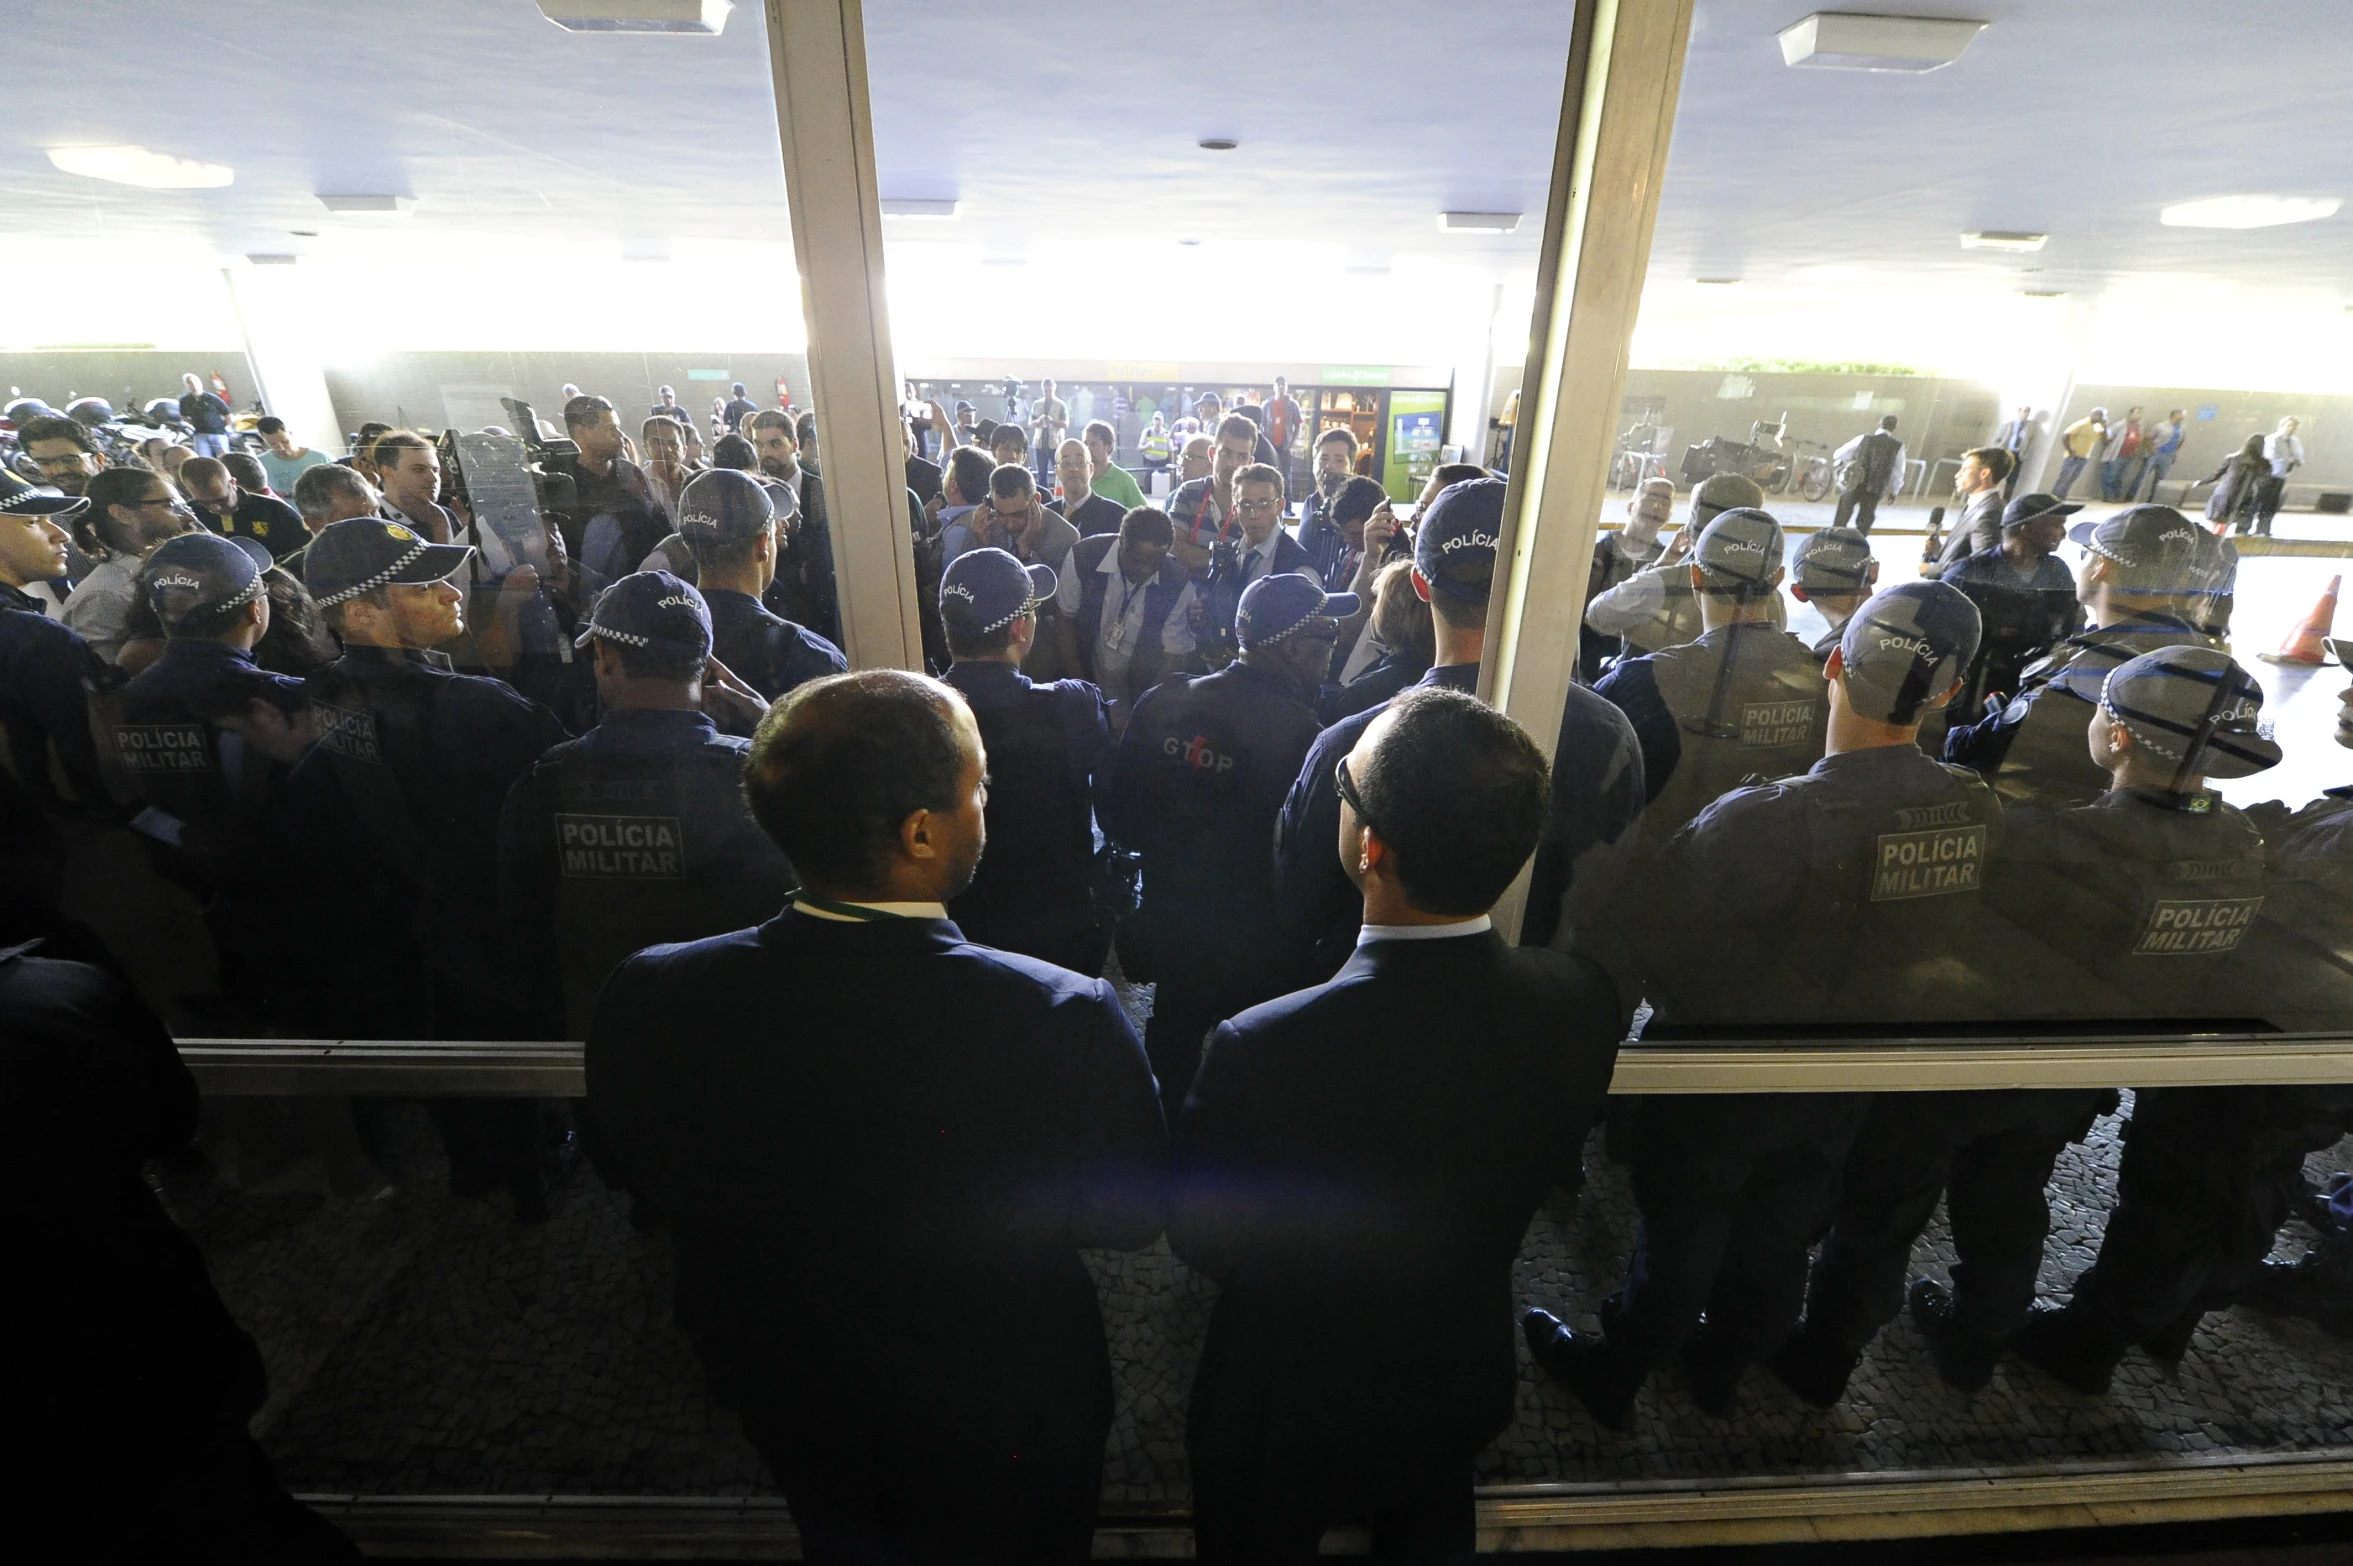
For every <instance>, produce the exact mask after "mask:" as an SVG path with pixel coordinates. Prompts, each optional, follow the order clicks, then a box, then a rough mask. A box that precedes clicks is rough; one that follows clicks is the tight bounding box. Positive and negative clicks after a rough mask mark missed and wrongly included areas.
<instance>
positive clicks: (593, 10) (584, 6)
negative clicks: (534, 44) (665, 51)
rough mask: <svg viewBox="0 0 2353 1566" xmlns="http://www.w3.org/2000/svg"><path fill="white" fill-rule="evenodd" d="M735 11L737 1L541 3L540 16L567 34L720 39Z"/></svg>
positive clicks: (543, 0) (570, 0)
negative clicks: (720, 32)
mask: <svg viewBox="0 0 2353 1566" xmlns="http://www.w3.org/2000/svg"><path fill="white" fill-rule="evenodd" d="M734 9H735V5H734V0H539V14H540V15H541V16H544V17H546V18H547V19H548V20H549V21H551V22H553V23H555V24H556V25H557V26H558V27H560V28H562V29H563V30H564V31H565V32H567V33H671V34H675V35H677V36H680V37H689V38H691V37H698V36H699V37H704V38H716V37H718V36H719V30H720V29H721V28H723V27H725V26H726V25H727V13H728V12H730V11H732V10H734Z"/></svg>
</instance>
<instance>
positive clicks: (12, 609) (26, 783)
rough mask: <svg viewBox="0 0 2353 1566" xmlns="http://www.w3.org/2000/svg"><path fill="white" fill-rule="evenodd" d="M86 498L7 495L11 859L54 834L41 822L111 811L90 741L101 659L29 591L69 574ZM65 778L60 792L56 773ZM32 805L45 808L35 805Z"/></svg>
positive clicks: (1, 617)
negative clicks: (90, 702)
mask: <svg viewBox="0 0 2353 1566" xmlns="http://www.w3.org/2000/svg"><path fill="white" fill-rule="evenodd" d="M89 506H90V502H89V501H88V500H87V499H85V498H83V497H81V496H68V495H60V494H57V493H56V492H54V491H50V490H39V489H22V490H18V491H17V492H16V493H14V494H12V495H9V496H7V497H5V498H4V499H0V742H4V743H0V750H4V752H5V754H4V755H0V761H4V762H5V772H6V775H5V776H0V791H4V792H5V793H6V794H7V795H9V796H12V798H11V800H10V803H11V806H12V808H10V809H8V810H6V811H4V812H0V815H4V816H5V817H7V818H8V819H9V820H10V821H11V822H12V823H13V825H12V826H10V827H9V828H8V829H7V832H8V837H7V838H6V840H5V841H6V842H7V844H8V846H9V848H10V850H11V855H10V858H11V862H12V863H16V864H19V865H22V864H26V863H28V862H29V861H28V860H27V859H26V858H24V857H22V855H23V854H25V853H27V852H29V851H30V849H31V842H32V839H33V838H35V837H37V836H42V835H45V833H44V832H43V830H42V829H41V828H40V827H38V826H37V825H36V822H37V821H38V820H40V819H41V818H43V817H50V816H55V815H57V814H60V813H62V812H67V811H71V810H74V809H88V808H94V807H98V806H102V805H103V804H104V803H105V800H106V786H105V782H104V780H103V778H102V777H101V775H100V773H99V769H98V752H97V748H96V746H95V745H93V744H92V742H91V738H90V720H89V710H88V706H87V699H86V697H85V695H84V691H83V683H84V681H85V680H92V679H99V678H101V677H102V672H103V666H102V665H101V664H100V663H99V660H98V655H97V654H96V653H95V652H93V651H92V650H91V649H90V645H89V644H88V643H87V642H85V641H83V640H82V638H81V637H80V636H79V635H77V634H76V633H75V632H74V631H73V630H72V629H71V628H70V627H68V626H66V625H64V624H63V623H61V622H60V621H57V620H53V619H51V618H49V616H48V615H47V614H46V613H44V605H43V603H42V601H41V600H40V599H39V598H36V597H35V596H34V595H33V594H31V593H29V592H27V591H26V589H27V588H28V587H31V586H32V585H33V584H35V583H37V582H47V581H52V580H55V579H56V578H58V577H61V576H63V575H65V572H66V567H67V561H68V551H69V541H68V539H67V536H66V532H65V527H64V526H63V524H65V523H67V522H70V521H71V520H72V519H73V518H74V517H76V516H78V515H80V514H81V513H82V512H84V511H86V510H88V509H89ZM52 758H54V761H55V763H56V771H57V772H61V773H62V774H63V775H64V778H65V780H66V787H65V790H64V791H63V792H62V793H61V792H60V791H59V789H58V787H57V784H56V779H55V777H54V775H53V773H52ZM29 807H38V809H37V810H36V809H33V808H29Z"/></svg>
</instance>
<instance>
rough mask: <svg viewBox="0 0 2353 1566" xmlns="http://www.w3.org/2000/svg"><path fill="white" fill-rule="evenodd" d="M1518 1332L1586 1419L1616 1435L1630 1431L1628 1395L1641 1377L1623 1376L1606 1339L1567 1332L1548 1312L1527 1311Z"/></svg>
mask: <svg viewBox="0 0 2353 1566" xmlns="http://www.w3.org/2000/svg"><path fill="white" fill-rule="evenodd" d="M1520 1330H1521V1332H1522V1333H1524V1334H1525V1335H1526V1337H1527V1339H1528V1353H1529V1355H1530V1357H1532V1358H1533V1359H1534V1360H1535V1361H1536V1363H1537V1364H1539V1365H1541V1366H1543V1367H1544V1373H1545V1374H1546V1375H1548V1376H1550V1377H1552V1378H1553V1379H1554V1380H1555V1381H1558V1382H1559V1383H1560V1384H1561V1385H1562V1386H1565V1387H1567V1388H1568V1389H1569V1390H1570V1391H1571V1392H1572V1393H1574V1394H1576V1398H1577V1401H1578V1402H1580V1403H1582V1404H1584V1405H1585V1411H1586V1412H1587V1413H1589V1414H1591V1415H1592V1416H1593V1417H1594V1418H1595V1419H1596V1420H1598V1421H1599V1422H1600V1423H1601V1424H1602V1425H1604V1426H1605V1427H1607V1428H1609V1429H1611V1430H1615V1431H1618V1432H1620V1433H1623V1432H1625V1431H1628V1430H1631V1429H1633V1428H1634V1394H1635V1393H1636V1392H1638V1391H1640V1390H1641V1388H1642V1377H1641V1376H1640V1375H1639V1374H1634V1373H1631V1372H1629V1371H1628V1369H1627V1367H1626V1365H1625V1363H1624V1361H1622V1360H1621V1359H1619V1357H1618V1356H1617V1354H1616V1353H1615V1352H1613V1351H1612V1350H1611V1348H1610V1346H1609V1340H1608V1339H1607V1338H1597V1337H1593V1336H1591V1335H1589V1334H1586V1333H1580V1332H1573V1331H1571V1330H1570V1329H1569V1325H1568V1323H1567V1322H1564V1321H1562V1320H1561V1319H1560V1318H1559V1317H1558V1316H1555V1315H1554V1314H1553V1313H1552V1312H1550V1311H1548V1310H1530V1311H1529V1312H1528V1313H1527V1314H1525V1315H1523V1316H1522V1317H1521V1318H1520Z"/></svg>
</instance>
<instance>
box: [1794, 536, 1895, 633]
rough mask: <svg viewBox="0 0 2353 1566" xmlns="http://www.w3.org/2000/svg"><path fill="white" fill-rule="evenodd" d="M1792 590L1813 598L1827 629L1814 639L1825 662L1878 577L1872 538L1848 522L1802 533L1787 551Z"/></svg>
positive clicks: (1809, 600)
mask: <svg viewBox="0 0 2353 1566" xmlns="http://www.w3.org/2000/svg"><path fill="white" fill-rule="evenodd" d="M1789 572H1790V576H1791V578H1792V580H1791V582H1790V587H1789V591H1790V596H1792V597H1793V598H1795V599H1796V600H1797V601H1798V602H1799V603H1801V604H1812V605H1813V606H1814V608H1815V610H1816V612H1818V613H1819V614H1820V615H1821V616H1822V618H1823V619H1824V620H1825V621H1826V622H1828V624H1829V626H1830V629H1828V630H1827V631H1825V632H1823V633H1822V636H1821V639H1820V640H1818V641H1816V642H1815V643H1814V656H1815V657H1816V658H1819V659H1821V660H1822V661H1823V662H1824V663H1828V662H1829V661H1830V655H1831V654H1832V653H1833V652H1836V651H1837V650H1838V644H1839V639H1840V638H1841V637H1842V636H1843V635H1844V634H1845V632H1846V623H1847V621H1848V620H1849V619H1851V618H1853V616H1854V612H1855V611H1856V610H1857V609H1859V608H1861V607H1862V604H1863V600H1864V599H1866V598H1868V597H1870V596H1871V589H1872V588H1873V587H1874V586H1875V585H1877V583H1878V581H1879V561H1878V560H1877V558H1876V557H1874V556H1873V555H1872V553H1871V540H1870V539H1868V538H1866V537H1864V536H1863V535H1862V534H1860V533H1858V532H1856V531H1855V530H1854V529H1853V528H1851V527H1826V528H1824V529H1822V531H1821V532H1819V533H1809V534H1807V535H1806V540H1805V542H1804V543H1802V544H1800V545H1798V546H1797V553H1796V554H1794V555H1792V556H1791V557H1790V561H1789Z"/></svg>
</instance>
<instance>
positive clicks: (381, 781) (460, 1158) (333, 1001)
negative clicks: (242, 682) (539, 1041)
mask: <svg viewBox="0 0 2353 1566" xmlns="http://www.w3.org/2000/svg"><path fill="white" fill-rule="evenodd" d="M471 553H472V551H471V550H470V549H469V548H467V547H466V546H464V545H459V544H435V543H432V542H431V541H429V540H427V539H425V538H424V537H422V536H420V535H419V534H417V533H416V532H414V531H412V530H411V529H410V528H408V527H407V526H406V525H404V524H402V523H399V522H390V521H385V520H383V519H380V518H369V519H366V520H355V521H350V522H337V523H334V524H333V525H331V526H329V527H327V528H326V529H325V530H323V531H322V532H321V533H320V534H319V535H318V537H317V538H316V539H314V540H313V541H312V543H311V546H310V553H309V556H308V558H307V559H306V561H305V563H304V565H305V571H306V573H307V577H308V581H309V586H310V590H311V594H312V596H313V597H314V598H315V599H316V600H317V601H318V604H319V607H320V608H321V610H322V611H324V612H325V614H326V616H327V620H328V624H329V626H330V627H331V628H332V629H333V630H334V632H335V633H336V635H337V636H339V637H341V638H342V641H343V656H342V657H341V658H339V659H337V660H336V661H335V662H334V663H332V664H330V665H328V666H327V668H326V669H325V670H323V671H322V672H321V673H319V674H317V675H315V676H313V677H312V678H311V680H310V681H309V695H310V700H311V706H312V709H313V711H314V712H315V714H316V717H317V721H318V724H319V738H318V742H317V743H316V744H315V745H313V746H312V747H311V749H310V751H309V753H308V754H307V755H305V756H304V757H303V759H302V761H301V762H300V763H299V764H298V765H297V766H296V767H295V769H294V773H293V776H292V777H291V778H289V779H288V780H287V801H288V805H289V808H290V810H291V811H293V812H294V814H295V816H296V820H297V829H298V830H299V832H300V833H301V834H302V837H303V840H304V841H305V842H306V844H307V845H308V849H309V856H310V859H311V862H312V864H313V865H314V866H315V868H316V879H317V881H318V883H319V884H320V885H321V886H322V887H323V888H325V889H326V891H327V893H328V895H330V896H332V897H333V898H334V899H335V900H336V903H337V906H338V909H339V911H340V919H339V922H340V923H341V924H343V925H344V927H345V930H344V933H345V936H346V938H345V939H342V940H338V941H337V942H335V943H334V945H333V946H332V948H331V949H330V952H329V963H330V969H329V972H328V973H327V975H326V977H327V980H328V982H327V984H326V985H325V986H324V987H323V988H322V991H321V994H320V996H319V997H318V999H319V1002H320V1009H321V1013H322V1015H321V1018H320V1020H321V1022H322V1023H323V1024H327V1025H331V1026H332V1027H333V1028H334V1029H335V1032H336V1034H337V1035H339V1036H345V1037H357V1038H370V1037H374V1038H386V1037H390V1038H444V1039H498V1038H521V1037H528V1036H530V1034H531V1033H532V1032H533V1031H535V1027H536V1024H537V1022H538V1020H539V1019H538V1017H537V1016H536V1015H535V1013H534V1008H533V1007H532V1005H531V1003H530V1000H529V998H528V996H527V995H526V994H523V993H519V988H518V986H517V985H516V984H515V982H514V979H515V974H516V962H515V955H514V953H513V952H512V951H511V950H510V949H509V947H508V945H507V942H506V941H505V939H504V932H503V931H502V929H501V927H500V925H499V921H498V912H497V910H498V823H499V812H500V811H501V809H502V808H503V807H504V806H505V803H506V797H507V791H508V790H509V789H510V788H512V787H513V786H514V784H515V780H516V779H517V778H519V777H521V776H522V775H523V773H524V771H525V770H526V769H527V768H529V767H530V765H531V763H532V762H534V761H536V760H538V759H539V757H540V756H541V755H542V754H544V753H545V752H546V751H547V750H548V748H549V747H550V746H553V745H557V744H560V743H562V741H563V740H564V739H565V738H567V736H566V735H565V733H564V729H563V725H562V724H560V723H558V722H557V721H556V719H555V717H554V716H553V715H552V714H551V713H549V712H548V711H547V709H545V708H544V707H541V706H539V705H537V704H536V703H533V702H530V701H527V700H525V699H524V698H523V697H522V696H520V695H518V694H516V692H515V691H514V690H513V688H512V687H510V686H508V685H506V684H504V683H503V682H501V681H498V680H493V679H488V678H484V677H481V676H477V675H463V674H453V673H451V672H450V671H449V667H448V659H447V658H445V657H444V656H443V655H441V654H440V653H438V652H435V651H433V649H434V648H436V647H438V646H440V645H441V644H442V643H445V642H447V641H449V640H451V639H452V638H453V637H455V636H457V635H458V634H459V633H460V632H461V631H462V630H463V629H464V624H465V620H464V614H463V611H462V605H463V603H464V594H462V593H460V592H459V591H458V589H457V587H456V586H455V585H454V584H453V583H452V582H451V581H450V580H449V579H450V577H451V576H452V575H454V574H455V573H456V572H457V571H458V570H459V569H460V568H461V567H463V566H464V565H465V563H466V557H467V556H468V555H469V554H471ZM434 1110H435V1115H436V1119H437V1121H438V1122H439V1124H440V1125H441V1128H442V1133H443V1139H444V1141H445V1142H446V1143H447V1145H448V1148H449V1151H450V1158H451V1170H450V1175H451V1184H452V1187H453V1189H455V1190H457V1191H460V1192H468V1193H470V1192H476V1191H481V1190H485V1189H487V1188H488V1187H489V1186H490V1185H491V1184H492V1183H494V1181H498V1180H503V1181H504V1183H505V1184H506V1185H507V1186H508V1188H509V1189H510V1190H511V1191H512V1192H513V1193H514V1196H515V1201H516V1211H517V1214H518V1216H527V1217H528V1216H539V1215H543V1214H544V1211H545V1200H546V1197H545V1192H544V1189H543V1188H542V1185H541V1182H540V1177H539V1172H538V1165H537V1159H536V1156H535V1147H534V1139H535V1128H536V1121H537V1108H536V1106H535V1105H534V1104H533V1103H532V1102H531V1101H529V1100H523V1099H462V1100H444V1101H437V1103H436V1104H435V1106H434Z"/></svg>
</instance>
